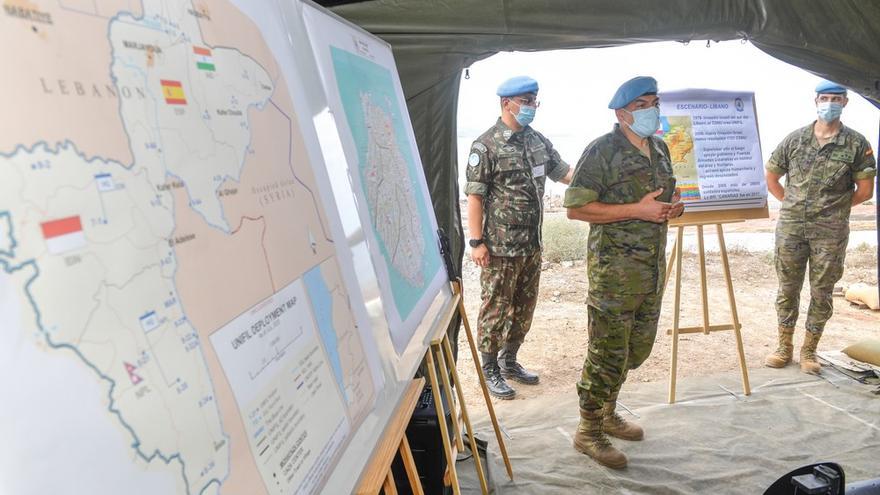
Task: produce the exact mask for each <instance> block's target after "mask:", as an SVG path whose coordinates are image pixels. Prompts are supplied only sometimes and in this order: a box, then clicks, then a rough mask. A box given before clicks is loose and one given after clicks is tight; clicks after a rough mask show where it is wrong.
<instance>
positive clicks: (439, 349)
mask: <svg viewBox="0 0 880 495" xmlns="http://www.w3.org/2000/svg"><path fill="white" fill-rule="evenodd" d="M445 339H446V337H445V334H444V337H443V338H442V339H440V341H439V342H431V350H432V351H434V352H435V353H436V356H437V364H438V365H439V370H440V379H441V380H442V381H443V392H444V394H445V395H446V405H447V406H448V407H449V413H450V415H452V435H453V437H454V439H455V445H457V446H458V451H459V452H461V451H463V450H464V441H463V440H462V439H461V437H462V435H461V425H459V424H458V413H457V412H456V407H455V398H454V397H453V395H452V384H451V383H449V366H447V365H446V359H445V358H444V357H443V346H442V342H443V340H445ZM435 346H436V347H435ZM452 364H453V366H455V363H454V362H453V363H452Z"/></svg>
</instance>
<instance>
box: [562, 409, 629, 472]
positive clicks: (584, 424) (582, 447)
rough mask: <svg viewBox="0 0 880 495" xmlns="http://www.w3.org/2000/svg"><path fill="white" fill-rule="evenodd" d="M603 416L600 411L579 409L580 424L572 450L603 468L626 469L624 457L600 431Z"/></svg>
mask: <svg viewBox="0 0 880 495" xmlns="http://www.w3.org/2000/svg"><path fill="white" fill-rule="evenodd" d="M603 416H604V415H603V413H602V409H595V410H587V409H581V422H580V424H579V425H578V429H577V432H575V434H574V448H575V450H577V451H579V452H582V453H584V454H587V455H588V456H590V457H592V458H593V460H594V461H596V462H598V463H599V464H601V465H603V466H606V467H610V468H611V469H623V468H625V467H626V456H625V455H624V454H623V452H621V451H619V450H617V449H615V448H614V446H613V445H611V442H610V441H608V437H606V436H605V433H604V432H603V431H602V420H603Z"/></svg>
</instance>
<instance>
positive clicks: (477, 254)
mask: <svg viewBox="0 0 880 495" xmlns="http://www.w3.org/2000/svg"><path fill="white" fill-rule="evenodd" d="M471 259H472V260H474V263H476V264H477V266H479V267H486V266H489V248H487V247H486V245H485V244H480V245H479V246H477V247H475V248H473V249H471Z"/></svg>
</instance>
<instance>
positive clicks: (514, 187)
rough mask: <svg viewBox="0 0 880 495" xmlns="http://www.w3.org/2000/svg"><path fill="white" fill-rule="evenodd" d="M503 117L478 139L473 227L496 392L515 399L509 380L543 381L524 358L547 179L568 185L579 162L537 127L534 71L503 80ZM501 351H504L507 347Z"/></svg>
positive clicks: (471, 193) (472, 165)
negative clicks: (521, 357)
mask: <svg viewBox="0 0 880 495" xmlns="http://www.w3.org/2000/svg"><path fill="white" fill-rule="evenodd" d="M497 95H498V96H499V97H500V98H501V100H500V103H501V117H500V118H499V119H498V121H497V122H495V125H493V126H492V127H490V128H489V130H487V131H486V132H485V133H483V134H482V135H481V136H480V137H478V138H477V139H476V141H474V143H473V144H472V145H471V153H470V156H469V157H468V166H467V181H468V182H467V185H466V186H465V194H467V198H468V233H469V235H470V241H469V244H470V247H471V258H472V259H473V260H474V262H475V263H476V264H477V265H479V266H480V267H481V273H480V285H481V290H482V293H481V296H482V304H481V306H480V316H479V319H478V320H477V336H478V340H479V347H480V351H481V352H482V355H483V356H482V357H483V374H484V375H485V377H486V384H487V385H488V388H489V393H491V394H492V395H493V396H494V397H498V398H501V399H512V398H513V397H514V396H515V395H516V391H515V390H514V389H513V388H512V387H511V386H510V385H509V384H508V383H507V380H508V379H512V380H515V381H518V382H520V383H525V384H536V383H538V380H539V378H538V375H537V374H535V373H532V372H530V371H528V370H527V369H525V368H524V367H523V366H522V365H520V364H519V362H518V361H517V352H518V351H519V348H520V346H521V345H522V343H523V340H524V339H525V336H526V333H528V331H529V328H530V327H531V324H532V314H533V313H534V311H535V305H536V303H537V300H538V282H539V279H540V277H541V247H542V246H541V223H542V220H543V198H544V182H545V180H546V178H547V177H549V178H550V179H552V180H554V181H557V182H562V183H565V184H568V183H569V181H570V180H571V167H570V166H569V165H568V164H567V163H565V161H563V160H562V158H561V157H560V156H559V153H557V152H556V150H555V149H553V145H552V144H551V143H550V140H549V139H547V138H546V137H544V136H543V135H542V134H541V133H539V132H538V131H536V130H534V129H533V128H532V126H531V123H532V120H533V119H534V118H535V112H536V111H537V109H538V106H539V103H538V82H537V81H535V80H534V79H532V78H531V77H528V76H519V77H514V78H511V79H508V80H507V81H504V82H503V83H502V84H501V85H500V86H498V91H497ZM499 352H500V354H499Z"/></svg>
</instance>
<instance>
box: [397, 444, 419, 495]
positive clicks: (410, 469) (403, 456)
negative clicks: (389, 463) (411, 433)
mask: <svg viewBox="0 0 880 495" xmlns="http://www.w3.org/2000/svg"><path fill="white" fill-rule="evenodd" d="M400 460H402V461H403V467H404V468H406V477H407V479H408V480H409V488H410V490H411V491H412V492H413V495H425V492H424V491H423V490H422V482H421V480H419V471H418V469H416V460H415V459H413V455H412V450H410V448H409V440H407V439H406V435H404V436H403V438H402V439H401V440H400Z"/></svg>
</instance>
